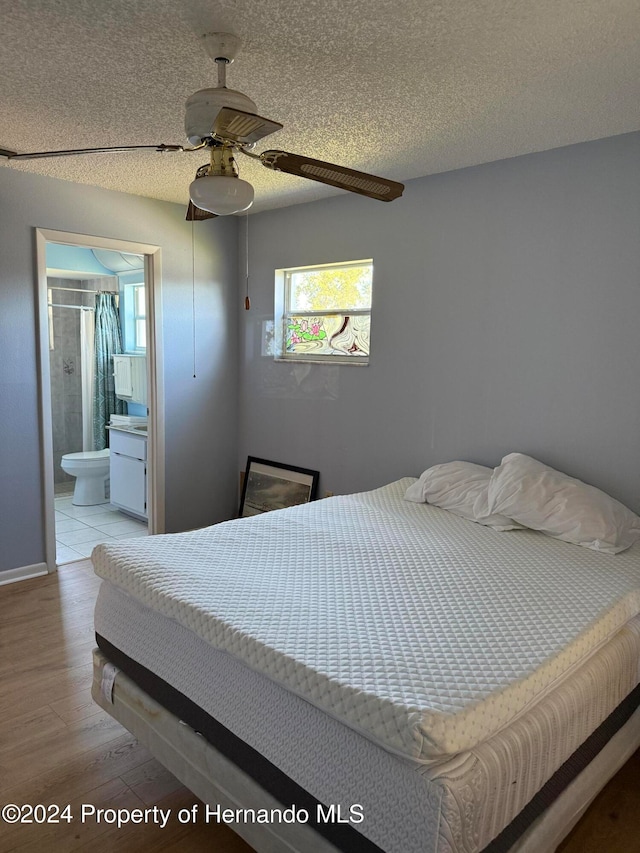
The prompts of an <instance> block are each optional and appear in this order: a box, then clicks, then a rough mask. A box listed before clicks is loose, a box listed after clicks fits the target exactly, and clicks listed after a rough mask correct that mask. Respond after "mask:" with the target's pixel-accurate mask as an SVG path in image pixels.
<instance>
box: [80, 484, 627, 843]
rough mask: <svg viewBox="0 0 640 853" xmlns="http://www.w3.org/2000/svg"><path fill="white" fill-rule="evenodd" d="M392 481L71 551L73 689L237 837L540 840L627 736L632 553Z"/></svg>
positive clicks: (620, 756) (607, 770)
mask: <svg viewBox="0 0 640 853" xmlns="http://www.w3.org/2000/svg"><path fill="white" fill-rule="evenodd" d="M415 482H416V481H415V479H414V478H404V479H402V480H399V481H397V482H395V483H391V484H389V485H387V486H384V487H382V488H380V489H375V490H373V491H369V492H363V493H359V494H355V495H348V496H341V497H335V498H329V499H325V500H322V501H316V502H314V503H312V504H308V505H305V506H299V507H292V508H290V509H285V510H280V511H277V512H273V513H266V514H264V515H261V516H257V517H254V518H249V519H237V520H234V521H230V522H225V523H223V524H220V525H215V526H213V527H210V528H205V529H203V530H198V531H192V532H189V533H183V534H172V535H165V536H154V537H150V538H149V539H140V540H135V539H134V540H128V541H127V542H123V543H122V544H104V545H99V546H97V547H96V549H95V551H94V553H93V557H92V559H93V562H94V566H95V570H96V572H97V574H98V575H99V576H100V577H101V578H102V579H103V583H102V586H101V589H100V593H99V596H98V601H97V605H96V615H95V625H96V636H97V644H98V649H97V650H96V652H95V653H94V670H95V676H94V686H93V695H94V698H95V700H96V701H97V702H98V703H99V704H100V705H101V706H102V707H104V708H105V709H106V710H107V711H109V713H111V714H112V715H113V716H114V717H115V718H116V719H118V720H120V722H122V723H123V724H124V725H125V726H126V727H127V728H129V729H130V730H131V731H132V732H133V733H134V734H135V735H136V736H137V737H138V738H139V739H140V740H141V741H142V742H144V743H145V744H146V745H147V746H148V747H149V749H150V750H151V752H152V753H153V754H155V755H156V757H157V758H158V759H159V760H160V761H161V762H162V763H164V764H165V765H166V766H167V767H168V768H169V769H170V770H171V771H172V772H174V773H175V775H177V776H178V777H179V778H180V779H181V780H182V781H183V782H184V783H185V784H186V785H187V786H188V787H190V788H191V789H192V790H193V791H194V792H195V793H196V794H197V795H198V796H200V797H201V798H202V799H203V800H204V801H205V802H206V803H208V804H210V806H211V808H212V809H214V810H215V809H217V811H213V812H212V819H216V818H218V819H224V820H225V822H227V818H229V821H228V822H230V823H231V824H232V826H233V828H234V829H235V830H236V831H237V832H238V833H239V834H240V835H242V836H243V837H244V838H245V839H246V840H247V841H248V842H249V844H251V845H252V846H253V847H254V848H255V849H256V850H258V851H264V852H265V853H266V851H285V850H286V851H290V850H294V851H300V853H307V851H318V853H329V851H336V850H341V851H348V853H352V851H354V853H358V851H362V853H375V851H378V853H379V851H385V853H426V851H429V853H431V851H434V853H479V851H486V853H501V851H512V852H513V853H516V851H520V853H526V851H536V853H542V851H545V850H548V851H551V850H553V849H555V847H556V845H557V844H558V843H559V841H560V840H561V839H562V837H563V836H564V835H565V834H566V833H567V832H568V831H569V830H570V828H571V827H572V826H573V824H574V823H575V822H576V821H577V820H578V818H579V817H580V815H581V813H582V812H583V811H584V809H585V808H586V807H587V805H588V804H589V802H590V801H591V799H592V798H593V797H594V796H595V794H596V793H597V791H598V790H599V789H600V788H601V787H602V786H603V785H604V784H605V783H606V781H607V780H608V778H610V777H611V776H612V775H613V774H614V773H615V772H616V770H617V769H618V768H619V767H620V766H621V765H622V764H623V763H624V762H625V761H626V760H627V759H628V758H629V757H630V756H631V754H632V753H633V752H634V751H635V749H636V748H637V747H638V746H639V745H640V711H639V710H638V707H639V705H640V687H639V686H638V684H639V681H640V671H639V670H640V615H639V614H640V546H638V545H635V546H633V547H631V548H629V549H628V550H625V551H624V552H623V553H620V554H615V555H610V554H602V553H597V552H595V551H592V550H589V549H586V548H580V547H578V546H575V545H572V544H568V543H566V542H562V541H558V540H557V539H553V538H550V537H549V536H545V535H543V534H542V533H539V532H536V531H532V530H528V529H519V530H512V531H509V532H499V531H496V530H494V529H491V528H490V527H487V526H483V525H480V524H475V523H473V522H471V521H468V520H466V519H463V518H460V517H458V516H457V515H454V514H453V513H451V512H448V511H447V510H444V509H440V508H438V507H434V506H428V505H424V504H421V505H419V504H415V503H411V502H409V501H407V500H405V499H404V496H405V493H406V492H407V489H408V487H409V486H411V485H412V484H414V483H415ZM224 809H229V810H230V811H229V812H228V813H223V811H222V810H224Z"/></svg>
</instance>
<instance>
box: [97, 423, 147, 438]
mask: <svg viewBox="0 0 640 853" xmlns="http://www.w3.org/2000/svg"><path fill="white" fill-rule="evenodd" d="M107 429H115V430H116V431H117V432H129V433H132V434H133V435H140V436H142V438H146V437H147V435H148V432H147V427H146V426H128V425H127V424H113V426H111V424H109V425H108V426H107Z"/></svg>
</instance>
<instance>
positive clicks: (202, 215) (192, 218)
mask: <svg viewBox="0 0 640 853" xmlns="http://www.w3.org/2000/svg"><path fill="white" fill-rule="evenodd" d="M217 215H218V214H217V213H209V211H208V210H202V209H201V208H199V207H196V206H195V204H194V203H193V202H192V201H190V202H189V206H188V207H187V215H186V216H185V219H186V220H187V222H200V220H202V219H215V217H216V216H217Z"/></svg>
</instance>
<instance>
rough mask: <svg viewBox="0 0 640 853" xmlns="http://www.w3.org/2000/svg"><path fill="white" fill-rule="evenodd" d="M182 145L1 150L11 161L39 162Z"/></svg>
mask: <svg viewBox="0 0 640 853" xmlns="http://www.w3.org/2000/svg"><path fill="white" fill-rule="evenodd" d="M184 150H185V149H184V147H183V146H182V145H164V143H162V144H160V145H118V146H116V147H114V148H72V149H70V150H68V151H33V152H31V153H29V154H18V153H17V152H15V151H9V150H8V149H6V148H0V156H1V157H7V158H8V159H9V160H39V159H41V158H44V157H72V156H74V155H76V154H119V153H121V152H125V151H160V152H165V151H184Z"/></svg>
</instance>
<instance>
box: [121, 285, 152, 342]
mask: <svg viewBox="0 0 640 853" xmlns="http://www.w3.org/2000/svg"><path fill="white" fill-rule="evenodd" d="M122 304H123V306H124V312H123V324H122V325H123V333H124V346H125V350H126V351H127V352H137V351H144V350H146V348H147V303H146V296H145V288H144V283H143V282H135V283H133V284H125V285H124V287H123V288H122Z"/></svg>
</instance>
